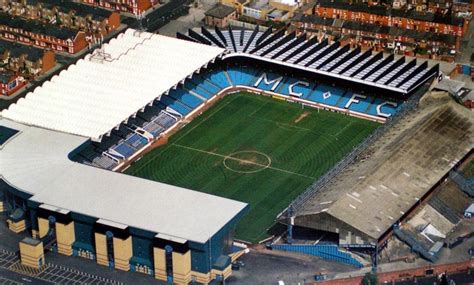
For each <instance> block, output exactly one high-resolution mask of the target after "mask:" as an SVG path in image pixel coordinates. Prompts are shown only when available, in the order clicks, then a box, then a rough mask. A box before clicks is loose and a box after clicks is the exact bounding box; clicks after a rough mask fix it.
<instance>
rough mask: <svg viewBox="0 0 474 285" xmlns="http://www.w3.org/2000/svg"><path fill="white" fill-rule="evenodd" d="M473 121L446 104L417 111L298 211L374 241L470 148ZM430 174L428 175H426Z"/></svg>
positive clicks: (457, 107)
mask: <svg viewBox="0 0 474 285" xmlns="http://www.w3.org/2000/svg"><path fill="white" fill-rule="evenodd" d="M473 131H474V118H473V117H472V116H471V115H470V114H469V111H468V110H467V109H465V108H464V107H462V106H460V105H459V104H457V103H455V102H453V101H452V100H451V99H449V102H447V103H443V104H441V105H437V106H428V107H424V109H423V110H418V111H417V112H416V113H413V114H412V115H411V116H410V117H409V118H406V119H404V121H403V123H401V124H398V125H397V127H396V128H392V129H391V130H390V131H389V132H388V133H386V134H385V135H383V136H382V137H381V138H380V139H379V140H378V141H377V142H375V143H373V146H371V149H370V150H368V151H367V153H369V154H367V156H368V158H367V159H360V160H359V161H358V162H356V163H353V164H352V165H351V166H349V167H347V168H346V169H345V170H343V171H342V172H341V173H339V174H338V175H337V176H336V177H334V178H333V179H332V180H331V182H330V183H328V184H327V185H326V186H324V187H323V188H321V189H320V190H319V191H318V192H317V194H315V195H314V196H313V197H312V198H310V199H308V200H307V202H306V203H305V204H304V205H303V207H301V208H300V209H299V210H297V216H305V215H318V214H320V213H327V214H328V215H331V216H333V217H335V218H337V219H338V220H340V221H342V222H344V223H346V224H347V225H349V226H351V227H354V228H355V229H357V230H359V231H360V232H363V233H365V234H366V235H368V236H370V237H372V238H374V239H378V238H379V237H380V236H381V235H382V234H383V233H384V232H385V231H387V230H388V229H390V227H391V226H392V225H393V224H394V223H396V222H397V221H398V220H400V218H401V217H402V216H403V215H404V214H405V213H407V212H408V211H409V210H410V209H411V207H412V206H413V205H414V204H415V203H417V201H419V200H420V199H421V198H422V197H423V196H424V195H425V194H426V193H427V192H428V191H429V190H430V189H431V188H432V187H433V186H434V185H435V184H436V183H437V182H438V181H439V180H440V179H442V177H443V176H444V175H445V174H447V173H448V172H449V171H450V170H451V169H452V167H453V166H454V165H455V164H456V163H457V162H458V161H459V160H460V159H462V158H463V157H464V155H465V154H467V153H468V152H469V151H470V150H471V149H472V148H473V146H474V138H473V137H472V136H470V135H469V134H472V132H473ZM427 170H429V171H427Z"/></svg>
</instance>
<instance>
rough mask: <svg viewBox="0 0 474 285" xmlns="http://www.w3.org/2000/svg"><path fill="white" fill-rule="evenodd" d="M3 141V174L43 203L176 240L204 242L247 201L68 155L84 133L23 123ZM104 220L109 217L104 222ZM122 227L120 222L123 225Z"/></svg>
mask: <svg viewBox="0 0 474 285" xmlns="http://www.w3.org/2000/svg"><path fill="white" fill-rule="evenodd" d="M0 126H5V127H8V128H12V129H15V130H19V131H20V132H19V133H18V134H16V135H15V136H14V137H12V138H11V139H10V140H8V141H7V142H6V143H5V144H4V145H3V147H2V146H0V165H4V166H5V167H2V168H1V172H0V178H3V179H4V180H5V181H6V182H7V183H9V184H10V185H11V186H12V187H14V188H16V189H18V190H20V191H22V192H25V193H29V194H31V195H32V197H31V198H30V200H32V201H35V202H38V203H44V204H43V205H45V206H43V208H44V207H46V208H49V209H56V211H59V212H67V211H72V212H75V213H79V214H83V215H87V216H91V217H96V218H99V219H100V220H99V221H100V222H101V223H107V224H109V225H110V224H113V225H115V227H119V228H120V227H121V225H124V226H131V227H135V228H139V229H142V230H147V231H151V232H156V233H159V234H160V236H162V237H167V238H168V239H172V240H191V241H195V242H199V243H205V242H206V241H207V240H209V239H210V238H211V237H212V236H213V235H214V234H216V233H217V232H218V231H219V230H220V229H221V228H222V227H223V226H225V225H226V224H227V223H228V222H230V221H231V220H232V219H233V218H234V217H235V216H236V215H238V214H239V213H240V212H242V210H243V209H244V208H245V207H246V206H247V204H245V203H242V202H238V201H234V200H230V199H225V198H221V197H217V196H213V195H209V194H205V193H201V192H197V191H192V190H188V189H184V188H180V187H176V186H172V185H169V184H164V183H159V182H154V181H151V180H146V179H142V178H138V177H133V176H129V175H125V174H122V173H117V172H113V171H108V170H104V169H100V168H96V167H92V166H88V165H85V164H81V163H77V162H73V161H71V160H69V158H68V154H69V153H70V152H71V151H72V150H74V149H75V148H76V147H78V146H79V145H81V144H82V143H84V142H85V141H86V140H87V139H86V138H84V137H80V136H76V135H71V134H66V133H61V132H55V131H51V130H46V129H43V128H37V127H32V126H25V125H22V124H18V123H16V122H12V121H10V120H5V119H1V118H0ZM104 221H105V222H104ZM124 226H122V227H124Z"/></svg>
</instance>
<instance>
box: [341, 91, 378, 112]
mask: <svg viewBox="0 0 474 285" xmlns="http://www.w3.org/2000/svg"><path fill="white" fill-rule="evenodd" d="M351 96H352V93H351ZM349 98H350V97H349ZM357 100H359V103H352V104H351V105H350V106H349V110H351V111H355V112H359V113H365V112H367V109H368V108H369V105H370V102H372V101H373V100H374V98H372V97H370V96H366V98H365V99H363V98H359V97H358V98H357ZM341 107H343V108H344V106H343V105H341Z"/></svg>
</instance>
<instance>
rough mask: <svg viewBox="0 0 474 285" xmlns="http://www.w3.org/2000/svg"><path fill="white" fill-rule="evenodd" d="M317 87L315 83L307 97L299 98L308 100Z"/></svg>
mask: <svg viewBox="0 0 474 285" xmlns="http://www.w3.org/2000/svg"><path fill="white" fill-rule="evenodd" d="M317 87H318V84H317V83H316V82H315V83H314V87H313V88H312V89H311V92H309V93H308V94H307V95H304V94H303V96H301V98H302V99H306V100H309V99H308V98H311V96H313V94H314V92H316V89H317Z"/></svg>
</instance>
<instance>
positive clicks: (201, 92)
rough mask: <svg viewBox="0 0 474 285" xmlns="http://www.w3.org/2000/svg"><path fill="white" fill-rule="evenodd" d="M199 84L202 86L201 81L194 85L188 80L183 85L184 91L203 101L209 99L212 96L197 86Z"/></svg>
mask: <svg viewBox="0 0 474 285" xmlns="http://www.w3.org/2000/svg"><path fill="white" fill-rule="evenodd" d="M200 84H202V81H201V82H200V83H199V84H198V85H196V84H195V83H193V82H191V81H190V80H188V81H186V83H184V86H183V87H184V88H186V90H189V91H190V92H193V93H195V94H197V95H199V96H201V97H202V98H203V99H205V100H207V99H210V98H211V96H212V95H213V94H212V93H210V92H209V91H207V90H206V89H205V88H203V87H201V86H199V85H200Z"/></svg>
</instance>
